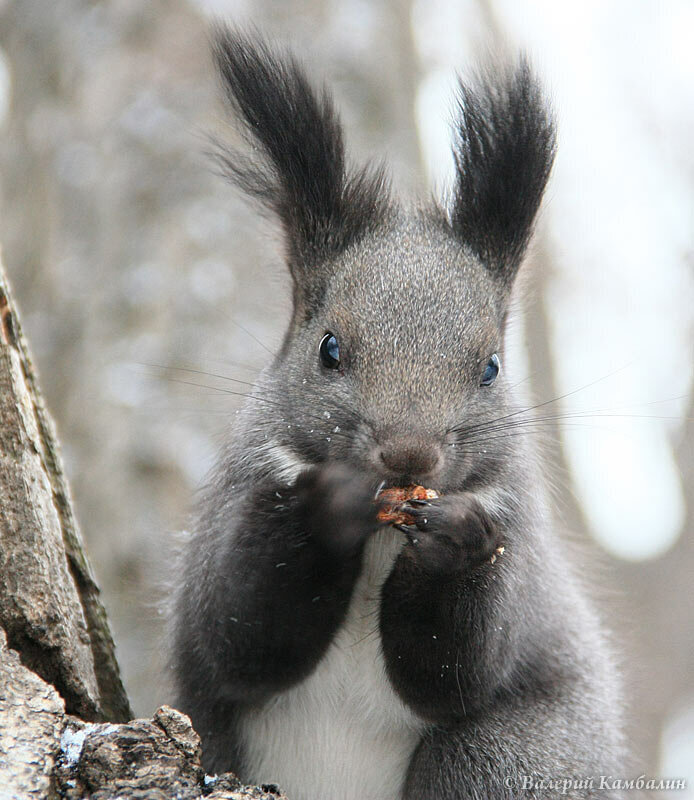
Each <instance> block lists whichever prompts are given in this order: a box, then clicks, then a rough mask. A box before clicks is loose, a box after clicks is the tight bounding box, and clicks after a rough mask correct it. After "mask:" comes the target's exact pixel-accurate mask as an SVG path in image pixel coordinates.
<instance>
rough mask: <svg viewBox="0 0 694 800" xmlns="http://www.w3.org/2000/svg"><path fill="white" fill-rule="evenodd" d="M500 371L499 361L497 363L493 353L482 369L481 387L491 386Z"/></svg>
mask: <svg viewBox="0 0 694 800" xmlns="http://www.w3.org/2000/svg"><path fill="white" fill-rule="evenodd" d="M500 369H501V361H499V356H498V355H497V354H496V353H494V355H493V356H492V357H491V358H490V359H489V361H487V366H486V367H485V368H484V372H483V373H482V386H491V385H492V384H493V383H494V381H495V380H496V376H497V375H498V374H499V370H500Z"/></svg>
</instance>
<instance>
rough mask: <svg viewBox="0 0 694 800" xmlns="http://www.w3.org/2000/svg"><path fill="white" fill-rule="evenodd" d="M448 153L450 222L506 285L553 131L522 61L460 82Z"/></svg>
mask: <svg viewBox="0 0 694 800" xmlns="http://www.w3.org/2000/svg"><path fill="white" fill-rule="evenodd" d="M457 100H458V119H457V124H456V139H455V144H454V148H453V154H454V158H455V165H456V173H457V174H456V184H455V191H454V196H453V207H452V209H451V211H450V221H451V225H452V227H453V229H454V231H455V233H456V235H457V236H458V237H459V238H460V239H461V240H462V241H464V242H465V243H466V244H467V245H468V246H469V247H471V248H472V250H473V251H474V252H475V254H476V255H477V256H478V257H479V258H480V259H481V260H482V261H483V263H484V264H485V266H487V268H488V269H490V270H491V271H492V272H493V273H494V274H496V275H498V276H499V278H501V279H502V280H503V281H504V282H505V283H510V282H511V281H512V280H513V278H514V276H515V274H516V271H517V269H518V267H519V265H520V261H521V259H522V257H523V254H524V252H525V249H526V246H527V244H528V240H529V239H530V235H531V233H532V227H533V221H534V219H535V215H536V213H537V209H538V207H539V205H540V201H541V199H542V193H543V192H544V189H545V185H546V183H547V179H548V178H549V174H550V171H551V169H552V162H553V161H554V151H555V129H554V123H553V119H552V115H551V113H550V112H549V110H548V108H547V104H546V102H545V100H544V98H543V94H542V90H541V88H540V85H539V83H538V81H537V79H536V78H535V76H534V75H533V73H532V72H531V70H530V67H529V65H528V62H527V60H526V59H525V58H521V59H520V60H519V62H518V64H517V65H516V66H515V67H514V68H511V67H506V68H502V69H500V70H499V71H495V72H494V73H492V71H491V70H490V71H488V72H486V73H484V74H483V75H482V77H481V78H480V79H479V80H478V82H477V84H476V85H473V86H467V85H465V84H464V83H463V82H462V81H461V82H460V88H459V93H458V97H457Z"/></svg>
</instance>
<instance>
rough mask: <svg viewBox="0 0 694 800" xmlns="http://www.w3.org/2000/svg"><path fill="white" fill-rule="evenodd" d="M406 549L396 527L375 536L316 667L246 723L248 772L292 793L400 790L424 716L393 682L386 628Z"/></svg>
mask: <svg viewBox="0 0 694 800" xmlns="http://www.w3.org/2000/svg"><path fill="white" fill-rule="evenodd" d="M400 547H401V540H400V539H399V535H398V534H397V533H395V532H394V531H391V530H384V531H381V532H379V533H377V534H376V535H375V536H374V537H373V539H372V540H371V541H370V542H369V543H368V545H367V550H366V552H365V556H364V568H363V569H362V574H361V576H360V578H359V580H358V581H357V584H356V586H355V589H354V594H353V597H352V601H351V603H350V608H349V611H348V614H347V618H346V620H345V622H344V624H343V625H342V627H341V628H340V630H339V631H338V633H337V635H336V636H335V639H334V640H333V642H332V644H331V646H330V648H329V649H328V651H327V652H326V654H325V656H324V657H323V659H322V661H321V662H320V663H319V665H318V667H317V668H316V669H315V670H314V671H313V673H311V675H310V676H309V677H308V678H307V679H306V680H305V681H303V682H302V683H301V684H299V685H298V686H295V687H293V688H292V689H290V690H289V691H287V692H284V693H282V694H280V695H278V696H277V697H275V698H273V699H272V700H271V701H270V702H269V703H267V704H266V705H265V707H264V708H263V709H261V710H260V711H256V712H255V713H253V714H252V715H250V714H249V715H248V716H246V717H245V718H244V719H242V720H241V725H240V734H241V743H242V747H243V750H244V763H245V766H246V774H245V775H244V776H243V777H244V778H245V779H247V780H249V781H252V782H262V783H269V782H273V783H278V784H279V785H280V786H281V787H282V789H284V791H285V792H286V793H287V795H288V796H289V797H291V798H292V800H370V799H371V798H373V800H377V799H378V800H382V798H383V797H394V798H396V797H398V796H399V795H400V791H401V789H402V786H403V782H404V779H405V774H406V772H407V767H408V765H409V762H410V758H411V757H412V753H413V751H414V749H415V747H416V745H417V742H418V741H419V735H420V731H421V723H420V721H419V720H418V718H417V717H416V716H415V714H414V713H413V712H412V711H410V710H409V709H408V708H407V706H405V705H404V704H403V703H402V701H401V700H400V699H399V698H398V696H397V695H396V694H395V692H394V690H393V688H392V687H391V685H390V682H389V681H388V678H387V676H386V673H385V664H384V661H383V655H382V652H381V641H380V635H379V627H378V625H379V600H380V589H381V586H382V584H383V581H384V580H385V579H386V577H387V576H388V574H389V572H390V570H391V568H392V564H393V561H394V559H395V557H396V556H397V553H398V551H399V549H400Z"/></svg>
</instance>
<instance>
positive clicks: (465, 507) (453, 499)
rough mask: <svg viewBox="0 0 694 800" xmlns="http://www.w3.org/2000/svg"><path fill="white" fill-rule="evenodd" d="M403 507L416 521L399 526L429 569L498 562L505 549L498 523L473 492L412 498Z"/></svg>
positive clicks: (446, 569) (457, 568) (441, 570)
mask: <svg viewBox="0 0 694 800" xmlns="http://www.w3.org/2000/svg"><path fill="white" fill-rule="evenodd" d="M401 510H402V511H404V512H406V513H407V515H408V516H409V517H411V518H412V520H413V522H412V524H411V525H396V527H397V528H398V529H399V530H401V531H402V532H403V533H405V534H406V535H407V537H408V539H409V540H410V547H409V548H408V552H409V553H410V554H411V556H412V557H413V558H415V559H416V560H417V562H418V563H419V564H420V565H421V566H422V567H423V568H424V569H426V570H427V571H428V572H436V573H440V574H451V573H455V572H459V571H461V570H466V569H470V568H472V567H476V566H478V565H480V564H483V563H484V562H491V563H494V561H495V560H496V558H497V556H498V555H499V554H500V553H503V550H504V548H503V546H502V537H501V533H500V531H499V528H498V526H497V525H496V523H495V522H494V521H493V520H492V519H491V517H490V516H489V514H487V512H486V511H485V510H484V508H483V507H482V505H481V504H480V503H479V502H478V501H477V500H475V498H474V497H473V496H472V495H468V494H459V495H448V496H445V497H439V498H437V499H435V500H410V501H408V502H407V503H403V505H402V506H401Z"/></svg>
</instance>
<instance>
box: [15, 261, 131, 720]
mask: <svg viewBox="0 0 694 800" xmlns="http://www.w3.org/2000/svg"><path fill="white" fill-rule="evenodd" d="M0 575H2V581H1V582H0V625H1V626H2V628H3V629H4V630H5V633H6V634H7V641H8V644H9V646H10V647H11V648H12V649H14V650H15V651H17V652H18V653H19V657H20V659H21V661H22V663H23V664H24V665H25V666H26V667H28V668H29V669H30V670H32V671H33V672H35V673H36V674H37V675H39V676H41V677H42V678H43V679H44V680H45V681H46V682H47V683H49V684H51V685H53V686H54V687H55V689H56V690H57V691H58V693H59V694H60V696H61V697H62V698H63V699H64V701H65V704H66V707H67V711H68V713H72V714H76V715H78V716H80V717H82V718H83V719H89V720H114V721H124V720H127V719H129V718H130V717H131V716H132V714H131V712H130V707H129V705H128V700H127V697H126V695H125V690H124V689H123V685H122V683H121V680H120V676H119V673H118V666H117V663H116V659H115V653H114V647H113V639H112V638H111V633H110V631H109V627H108V622H107V620H106V613H105V611H104V608H103V605H102V604H101V601H100V599H99V590H98V587H97V585H96V582H95V580H94V577H93V574H92V571H91V568H90V566H89V562H88V561H87V558H86V556H85V554H84V549H83V546H82V540H81V536H80V532H79V529H78V527H77V523H76V521H75V517H74V514H73V511H72V506H71V502H70V495H69V492H68V488H67V483H66V481H65V475H64V471H63V466H62V462H61V457H60V453H59V450H58V445H57V441H56V437H55V431H54V426H53V423H52V421H51V419H50V417H49V415H48V412H47V411H46V408H45V406H44V404H43V400H42V398H41V394H40V392H39V390H38V386H37V382H36V374H35V370H34V367H33V364H32V362H31V358H30V357H29V353H28V349H27V345H26V342H25V341H24V338H23V336H22V331H21V326H20V323H19V317H18V315H17V310H16V308H15V307H14V306H13V303H12V297H11V294H10V290H9V286H8V282H7V278H6V276H5V273H4V271H3V268H2V265H1V264H0Z"/></svg>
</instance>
